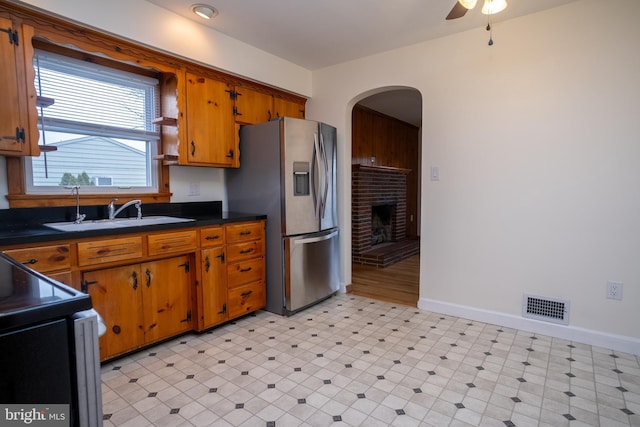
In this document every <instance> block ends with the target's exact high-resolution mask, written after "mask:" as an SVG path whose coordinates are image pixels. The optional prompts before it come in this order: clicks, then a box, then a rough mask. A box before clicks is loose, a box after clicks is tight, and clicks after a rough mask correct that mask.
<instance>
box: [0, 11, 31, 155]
mask: <svg viewBox="0 0 640 427" xmlns="http://www.w3.org/2000/svg"><path fill="white" fill-rule="evenodd" d="M32 30H33V28H32V27H28V26H18V25H14V24H13V22H12V21H11V20H10V19H6V18H2V17H0V93H1V94H2V102H0V154H2V155H30V154H32V148H31V145H33V146H34V148H33V150H34V152H33V154H36V155H37V154H38V152H37V150H38V146H37V142H38V130H37V124H36V123H37V112H36V109H35V87H34V85H33V79H34V78H35V77H34V71H33V65H31V64H30V63H29V64H27V63H26V62H27V61H30V60H31V58H32V57H33V55H31V56H29V57H28V58H26V57H25V55H27V54H28V52H32V50H33V48H32V47H31V37H29V35H30V34H31V33H32V32H33V31H32ZM27 39H28V40H27ZM30 112H32V114H31V117H29V113H30ZM30 121H31V125H29V123H30ZM32 139H33V141H32Z"/></svg>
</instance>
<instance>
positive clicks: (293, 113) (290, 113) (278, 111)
mask: <svg viewBox="0 0 640 427" xmlns="http://www.w3.org/2000/svg"><path fill="white" fill-rule="evenodd" d="M273 109H274V111H275V116H276V117H294V118H296V119H304V104H298V103H297V102H293V101H289V100H286V99H282V98H276V97H274V98H273Z"/></svg>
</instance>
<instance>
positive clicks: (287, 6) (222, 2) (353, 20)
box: [146, 0, 577, 124]
mask: <svg viewBox="0 0 640 427" xmlns="http://www.w3.org/2000/svg"><path fill="white" fill-rule="evenodd" d="M146 1H149V2H150V3H154V4H156V5H158V6H161V7H164V8H166V9H168V10H171V11H173V12H175V13H177V14H180V15H182V16H185V17H187V18H189V19H192V20H194V21H196V22H199V23H201V24H202V25H206V26H209V27H211V28H214V29H215V30H217V31H219V32H221V33H224V34H226V35H228V36H230V37H232V38H234V39H237V40H240V41H242V42H245V43H247V44H249V45H252V46H255V47H257V48H259V49H261V50H264V51H266V52H269V53H271V54H273V55H276V56H278V57H280V58H283V59H286V60H288V61H290V62H292V63H294V64H297V65H299V66H301V67H304V68H307V69H309V70H315V69H319V68H323V67H327V66H330V65H334V64H338V63H341V62H345V61H349V60H353V59H357V58H361V57H365V56H369V55H372V54H375V53H379V52H384V51H387V50H391V49H396V48H399V47H402V46H407V45H410V44H414V43H419V42H423V41H426V40H429V39H434V38H437V37H442V36H445V35H449V34H453V33H456V32H461V31H466V30H469V29H472V28H474V27H484V26H486V24H487V16H486V15H482V14H481V13H480V6H481V3H482V0H479V1H478V5H477V6H476V7H475V9H473V10H470V11H468V12H467V14H466V15H465V16H464V17H462V18H459V19H456V20H451V21H446V20H445V17H446V16H447V14H448V13H449V11H450V10H451V8H452V7H453V5H454V4H455V2H456V0H146ZM507 1H508V7H507V9H506V10H505V11H503V12H500V13H499V14H496V15H495V16H493V18H492V20H493V22H494V24H498V23H499V22H500V21H503V20H507V19H511V18H515V17H517V16H522V15H526V14H530V13H535V12H539V11H542V10H544V9H550V8H553V7H557V6H560V5H563V4H566V3H570V2H573V1H577V0H507ZM195 3H206V4H208V5H210V6H213V7H214V8H215V9H216V10H217V11H218V15H217V16H215V17H214V18H213V19H211V20H209V21H207V20H204V19H202V18H199V17H198V16H196V15H195V14H194V13H193V12H192V5H193V4H195ZM494 27H495V25H494ZM494 38H495V36H494ZM498 42H499V40H496V43H498ZM487 48H489V47H487ZM405 92H406V93H405ZM403 94H408V95H411V94H413V98H412V101H411V99H410V102H413V103H414V104H415V102H416V96H417V97H418V98H417V101H418V105H420V103H421V102H420V99H419V94H417V93H416V92H412V91H403V93H401V94H399V95H403ZM374 104H375V105H378V104H381V103H380V102H379V101H376V102H375V103H374ZM382 104H383V105H382V107H380V106H379V105H378V107H377V108H378V111H381V110H380V109H379V108H383V107H384V104H385V102H382ZM394 104H396V105H395V106H394V107H393V112H394V114H390V115H392V116H394V117H395V116H397V115H398V114H400V113H399V112H398V111H397V110H398V109H402V106H401V105H402V102H400V104H399V105H400V106H399V105H398V100H397V99H395V100H394ZM369 107H370V108H373V109H376V108H374V107H372V106H369ZM405 110H406V108H405ZM382 112H383V113H386V114H389V112H388V111H382ZM414 116H415V114H414ZM402 119H403V120H405V121H407V122H410V123H413V122H415V117H413V118H411V117H407V118H402ZM418 124H419V123H418Z"/></svg>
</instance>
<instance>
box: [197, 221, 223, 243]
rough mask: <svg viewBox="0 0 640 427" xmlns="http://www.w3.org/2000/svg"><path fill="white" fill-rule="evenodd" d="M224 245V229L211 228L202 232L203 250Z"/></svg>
mask: <svg viewBox="0 0 640 427" xmlns="http://www.w3.org/2000/svg"><path fill="white" fill-rule="evenodd" d="M221 245H224V228H222V226H220V227H211V228H203V229H202V230H200V246H202V247H203V248H207V247H212V246H221Z"/></svg>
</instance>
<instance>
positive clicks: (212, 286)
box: [200, 247, 228, 328]
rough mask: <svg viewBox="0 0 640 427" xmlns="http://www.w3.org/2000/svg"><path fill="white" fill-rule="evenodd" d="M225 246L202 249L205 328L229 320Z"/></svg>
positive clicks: (203, 319)
mask: <svg viewBox="0 0 640 427" xmlns="http://www.w3.org/2000/svg"><path fill="white" fill-rule="evenodd" d="M225 261H226V260H225V254H224V247H217V248H210V249H203V250H202V265H201V266H200V268H201V271H202V324H203V328H208V327H210V326H213V325H217V324H219V323H222V322H224V321H225V320H227V318H228V316H227V267H226V264H225Z"/></svg>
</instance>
